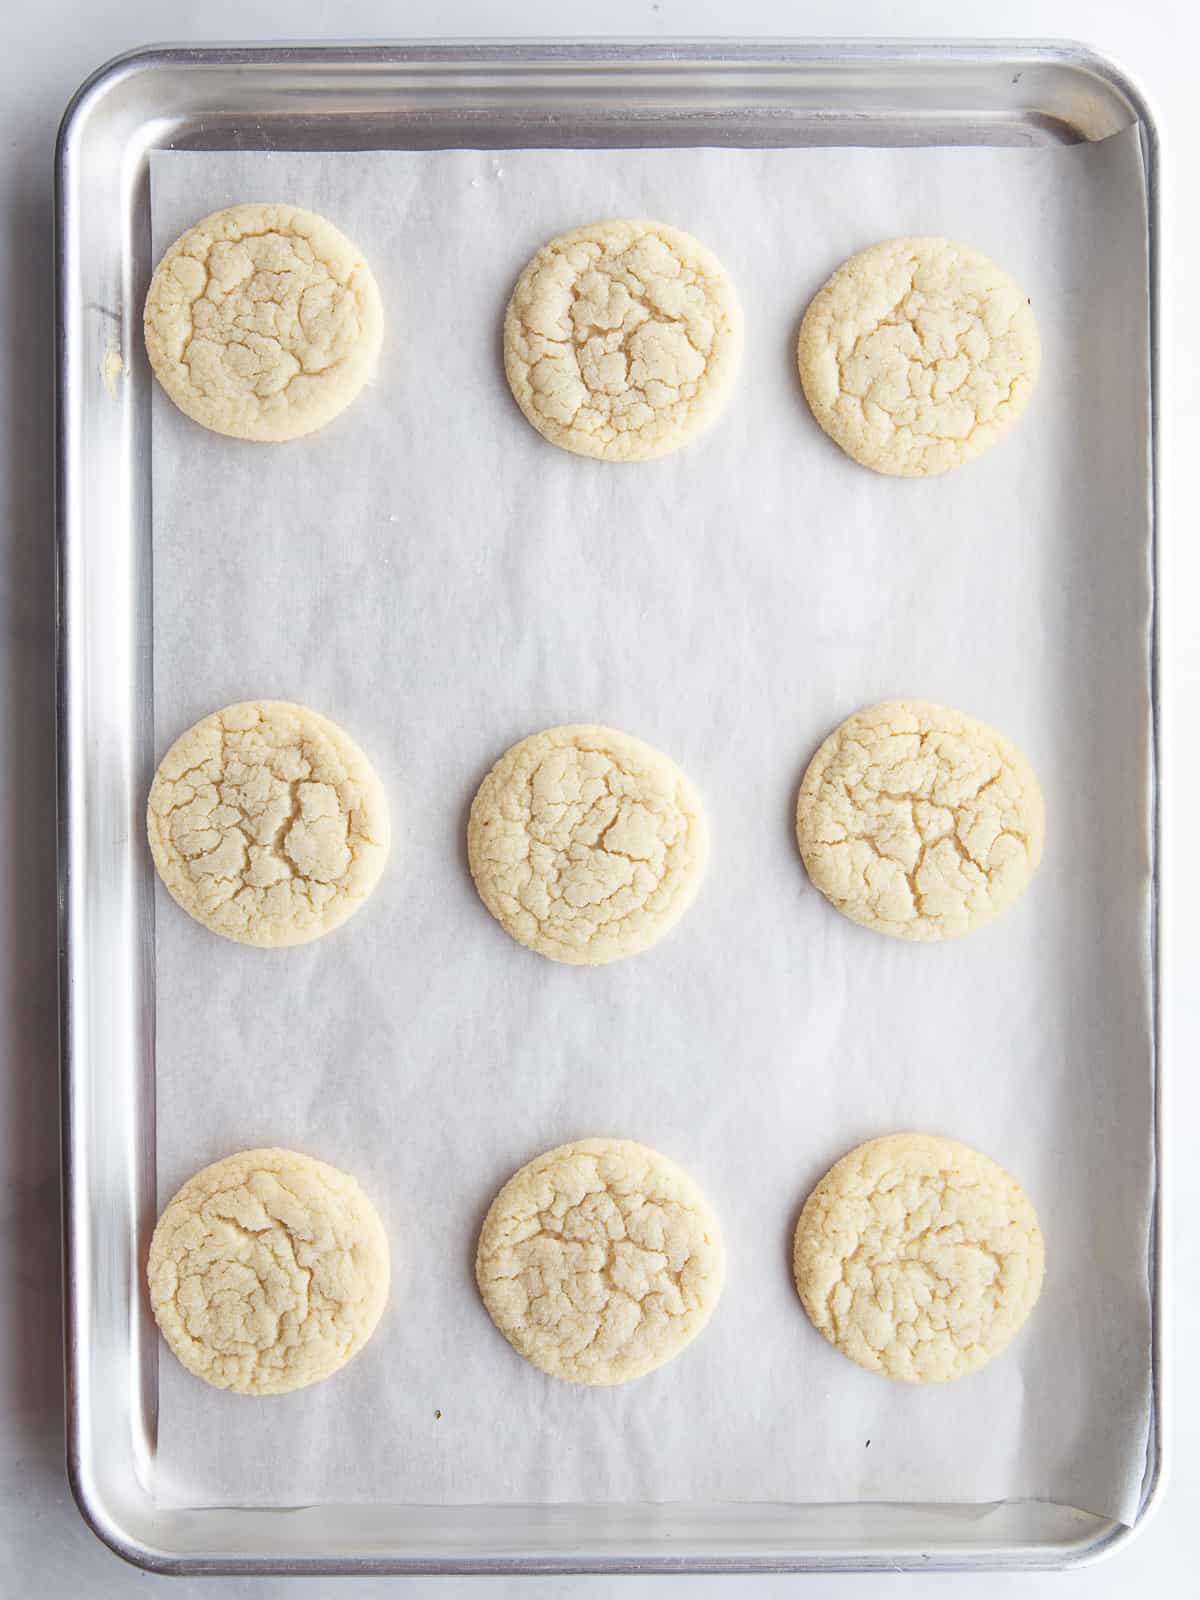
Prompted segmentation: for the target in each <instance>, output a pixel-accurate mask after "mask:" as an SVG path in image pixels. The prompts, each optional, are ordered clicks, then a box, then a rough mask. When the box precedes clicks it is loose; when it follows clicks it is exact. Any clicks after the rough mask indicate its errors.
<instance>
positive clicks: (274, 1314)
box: [146, 1150, 390, 1394]
mask: <svg viewBox="0 0 1200 1600" xmlns="http://www.w3.org/2000/svg"><path fill="white" fill-rule="evenodd" d="M389 1272H390V1268H389V1260H388V1242H387V1236H386V1234H385V1233H384V1231H383V1224H382V1223H381V1222H380V1220H379V1216H378V1214H377V1213H376V1211H375V1208H374V1206H372V1204H371V1202H370V1201H369V1200H368V1199H367V1197H366V1195H365V1194H364V1193H363V1192H362V1190H361V1189H360V1188H359V1186H358V1184H357V1183H355V1181H354V1179H353V1178H351V1177H348V1176H347V1175H346V1173H344V1172H339V1171H338V1170H337V1168H336V1167H330V1166H326V1164H325V1162H323V1161H314V1160H313V1159H312V1158H311V1157H310V1156H302V1155H297V1154H296V1152H295V1151H294V1150H245V1151H243V1152H242V1153H241V1154H239V1155H234V1156H226V1158H225V1159H224V1160H223V1161H216V1162H214V1163H213V1165H212V1166H211V1167H205V1168H204V1170H203V1171H202V1172H198V1173H197V1174H196V1176H195V1177H194V1178H191V1179H189V1181H188V1182H187V1183H185V1184H184V1186H183V1188H182V1189H180V1191H179V1193H178V1194H177V1195H176V1196H175V1197H174V1199H173V1200H172V1201H171V1203H170V1205H168V1206H167V1208H166V1210H165V1211H164V1212H163V1214H162V1216H161V1217H160V1218H159V1219H158V1226H157V1227H156V1228H155V1230H154V1237H153V1238H152V1239H151V1241H150V1260H149V1263H148V1265H147V1269H146V1276H147V1278H148V1280H149V1283H150V1303H151V1305H152V1306H153V1308H154V1316H155V1319H156V1320H157V1322H158V1325H159V1327H160V1328H161V1329H162V1334H163V1338H164V1339H165V1340H166V1341H167V1343H168V1345H170V1347H171V1350H172V1352H173V1353H174V1354H175V1355H176V1356H177V1357H178V1358H179V1360H180V1361H181V1362H182V1363H183V1365H184V1366H185V1367H186V1368H187V1369H188V1371H189V1372H194V1373H195V1374H196V1376H197V1377H198V1378H203V1379H204V1381H205V1382H206V1383H211V1384H213V1385H214V1387H216V1388H218V1389H233V1390H234V1391H235V1392H236V1393H238V1394H286V1393H287V1391H288V1390H289V1389H302V1388H303V1387H304V1386H305V1385H306V1384H310V1383H319V1382H320V1380H321V1379H322V1378H328V1377H329V1376H330V1375H331V1374H332V1373H334V1372H336V1371H337V1370H338V1368H339V1367H341V1366H344V1365H345V1363H346V1362H347V1361H349V1360H350V1357H351V1356H353V1355H357V1353H358V1352H359V1351H360V1350H361V1349H362V1347H363V1345H364V1344H366V1342H367V1340H368V1339H369V1338H370V1337H371V1334H372V1333H373V1332H374V1331H375V1325H376V1323H377V1322H378V1321H379V1318H380V1315H381V1314H382V1312H383V1307H384V1303H385V1302H386V1300H387V1293H388V1278H389Z"/></svg>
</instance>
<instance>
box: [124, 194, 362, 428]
mask: <svg viewBox="0 0 1200 1600" xmlns="http://www.w3.org/2000/svg"><path fill="white" fill-rule="evenodd" d="M143 325H144V328H145V336H146V350H147V353H148V355H149V357H150V365H151V367H152V368H153V369H154V375H155V377H156V378H157V379H158V381H159V383H161V384H162V386H163V388H164V389H165V390H166V392H167V394H168V395H169V396H170V397H171V399H172V400H173V401H174V402H175V404H176V405H177V406H178V407H179V409H180V410H181V411H183V412H185V413H186V414H187V415H188V416H189V417H191V418H192V419H193V420H194V421H196V422H200V423H202V424H203V425H204V426H205V427H206V428H211V429H212V430H213V431H214V432H215V433H224V434H228V435H230V436H232V437H233V438H235V439H255V440H262V441H272V442H280V441H282V440H285V439H296V438H299V437H300V436H301V435H302V434H306V433H311V432H313V430H314V429H316V428H321V427H324V425H325V424H326V423H327V422H330V421H332V419H333V418H334V417H335V416H337V414H338V413H339V412H340V411H343V410H344V409H345V408H346V406H348V405H349V404H350V402H351V401H352V400H353V399H354V397H355V396H356V395H357V394H358V392H359V390H360V389H361V388H362V387H363V385H364V384H365V383H366V382H368V380H369V379H370V377H371V375H372V372H373V370H374V367H375V363H376V361H377V359H378V355H379V348H380V344H381V342H382V338H383V309H382V305H381V302H380V298H379V290H378V288H377V287H376V284H375V279H374V277H373V276H372V274H371V271H370V268H369V267H368V266H367V265H366V263H365V262H364V261H363V259H362V256H361V254H360V252H359V251H358V249H357V247H356V246H355V245H353V244H352V243H351V242H350V240H349V239H347V238H346V236H345V235H344V234H343V233H340V232H339V231H338V229H337V228H335V227H334V226H333V224H332V223H331V222H327V221H326V220H325V219H324V218H323V217H318V216H316V215H315V214H314V213H313V212H311V211H303V210H301V209H300V208H299V207H298V206H290V205H282V204H281V205H267V204H257V203H255V204H247V205H238V206H230V207H229V209H228V210H226V211H216V212H214V213H213V214H212V215H211V216H208V217H205V218H204V219H203V220H202V221H200V222H197V223H196V224H195V226H194V227H191V228H189V229H188V230H187V232H186V233H185V234H183V235H181V237H180V238H178V239H177V240H176V241H175V243H174V244H173V245H172V246H171V248H170V249H169V250H168V251H167V253H166V254H165V255H164V256H163V258H162V260H161V261H160V262H159V264H158V266H157V267H156V268H155V270H154V276H153V278H152V279H151V280H150V291H149V293H148V294H147V296H146V308H145V314H144V318H143Z"/></svg>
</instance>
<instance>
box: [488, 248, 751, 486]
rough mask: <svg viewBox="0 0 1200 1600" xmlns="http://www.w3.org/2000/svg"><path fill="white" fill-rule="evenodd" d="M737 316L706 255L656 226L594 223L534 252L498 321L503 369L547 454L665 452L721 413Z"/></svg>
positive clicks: (606, 456) (735, 351)
mask: <svg viewBox="0 0 1200 1600" xmlns="http://www.w3.org/2000/svg"><path fill="white" fill-rule="evenodd" d="M741 349H742V313H741V308H740V307H739V305H738V301H737V296H736V295H735V293H734V291H733V285H732V284H731V283H730V281H729V279H728V278H727V277H726V276H725V272H724V269H723V268H722V266H721V264H720V262H719V261H718V260H717V259H716V257H715V256H714V255H713V254H712V253H711V251H709V250H707V249H706V248H705V246H704V245H702V244H701V243H700V241H699V240H698V239H693V238H692V236H691V234H689V233H683V232H681V231H680V230H679V229H678V228H671V227H668V226H667V224H666V223H664V222H651V221H647V220H646V219H644V218H623V219H618V220H614V221H609V222H593V223H589V224H588V225H587V226H586V227H583V228H576V229H574V230H573V231H572V232H571V233H564V234H561V235H560V236H559V237H558V238H557V239H551V240H550V242H549V244H545V245H543V246H542V248H541V249H540V250H539V251H538V252H537V254H536V255H535V256H534V257H533V259H532V260H531V261H530V262H529V264H528V265H527V266H526V268H525V270H524V271H523V272H522V273H521V276H520V277H519V278H518V279H517V286H516V288H515V289H514V290H513V294H512V299H511V300H510V301H509V303H508V311H507V313H506V314H505V318H504V370H505V372H506V373H507V375H508V382H509V387H510V388H511V389H512V392H513V396H514V398H515V399H516V402H517V404H518V405H519V406H520V408H521V410H522V411H523V412H524V413H525V416H526V417H527V418H528V420H529V421H530V422H531V423H532V424H533V426H534V427H535V428H536V429H537V431H538V432H539V433H540V434H541V435H542V436H543V437H544V438H546V439H549V441H550V442H551V444H557V445H561V446H562V448H563V449H564V450H573V451H574V452H575V453H576V454H577V455H581V456H595V457H597V458H598V459H600V460H602V461H648V460H649V459H650V458H651V457H653V456H661V455H665V454H666V453H667V452H668V451H669V450H676V449H678V448H679V446H680V445H682V444H686V443H687V441H688V440H689V439H690V438H691V437H692V436H693V435H694V434H696V433H697V432H699V430H700V429H701V428H703V427H704V426H706V424H707V423H709V422H710V421H712V419H713V417H715V415H716V414H717V412H718V411H719V410H720V408H721V406H722V404H723V403H724V401H725V398H726V395H727V393H728V391H729V387H730V385H731V383H732V381H733V378H734V374H735V372H736V369H737V364H738V359H739V357H740V355H741Z"/></svg>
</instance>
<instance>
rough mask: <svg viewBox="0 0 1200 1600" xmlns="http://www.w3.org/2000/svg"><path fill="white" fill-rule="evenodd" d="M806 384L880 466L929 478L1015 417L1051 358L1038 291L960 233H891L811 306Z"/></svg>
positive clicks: (984, 444)
mask: <svg viewBox="0 0 1200 1600" xmlns="http://www.w3.org/2000/svg"><path fill="white" fill-rule="evenodd" d="M797 356H798V360H799V366H800V378H801V381H802V383H803V385H804V393H805V396H806V397H807V399H808V403H809V406H810V407H811V408H812V413H813V416H814V417H816V419H817V421H818V422H819V423H820V425H821V427H822V428H824V430H825V432H826V433H827V434H828V435H829V437H830V438H831V439H833V440H834V441H835V442H836V443H837V444H839V445H840V446H841V447H842V449H843V450H844V451H845V452H846V454H847V455H849V456H852V457H853V458H854V460H855V461H858V462H861V463H862V465H863V466H865V467H871V468H873V469H874V470H875V471H876V472H885V473H891V474H893V475H895V476H897V477H905V478H920V477H927V476H931V475H933V474H935V473H939V472H947V471H949V469H950V468H951V467H958V466H962V465H963V463H964V462H967V461H971V460H973V459H974V458H975V457H976V456H978V455H981V454H982V453H983V451H984V450H986V449H988V447H989V446H991V445H993V444H995V442H996V441H997V440H998V439H999V438H1000V437H1001V436H1002V435H1003V434H1005V433H1007V432H1008V430H1009V428H1011V427H1012V425H1013V423H1014V422H1015V421H1016V420H1017V418H1018V417H1019V416H1020V415H1021V413H1022V411H1024V409H1025V407H1026V406H1027V405H1028V403H1029V399H1030V396H1031V395H1032V394H1033V390H1034V386H1035V385H1036V383H1037V377H1038V371H1039V368H1040V365H1041V345H1040V341H1039V339H1038V331H1037V323H1036V322H1035V321H1034V316H1033V312H1032V310H1031V309H1030V306H1029V301H1028V299H1027V298H1026V296H1025V295H1024V294H1023V293H1022V292H1021V290H1020V289H1019V288H1018V287H1017V285H1016V284H1015V283H1014V282H1013V280H1012V279H1011V278H1010V277H1009V276H1008V274H1007V273H1006V272H1004V271H1003V270H1002V269H1001V268H1000V267H998V266H997V265H996V264H995V262H994V261H990V260H989V259H988V258H987V256H984V255H981V254H980V253H979V251H977V250H972V249H970V248H969V247H968V246H967V245H963V244H956V243H954V242H953V241H952V240H950V239H937V238H907V239H888V240H885V241H884V242H883V243H882V244H877V245H873V246H872V247H871V248H870V249H869V250H863V251H860V252H859V254H858V255H855V256H851V257H850V259H849V260H848V261H845V262H843V263H842V265H841V266H840V267H839V268H838V269H837V271H836V272H835V273H834V274H833V276H832V277H831V278H830V279H829V280H828V282H827V283H826V284H825V285H824V287H823V288H821V289H820V290H818V292H817V294H816V295H815V296H814V298H813V300H812V303H811V304H810V306H809V308H808V310H807V311H806V312H805V314H804V321H803V322H802V324H801V327H800V340H799V345H798V349H797Z"/></svg>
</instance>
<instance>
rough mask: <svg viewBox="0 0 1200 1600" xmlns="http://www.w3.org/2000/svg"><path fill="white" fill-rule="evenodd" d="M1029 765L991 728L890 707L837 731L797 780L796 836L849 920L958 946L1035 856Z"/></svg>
mask: <svg viewBox="0 0 1200 1600" xmlns="http://www.w3.org/2000/svg"><path fill="white" fill-rule="evenodd" d="M1044 836H1045V808H1044V807H1043V804H1042V792H1041V789H1040V788H1039V787H1038V781H1037V778H1036V777H1035V776H1034V772H1033V768H1032V767H1031V766H1030V765H1029V763H1028V761H1026V759H1025V757H1024V756H1023V755H1022V754H1021V752H1020V751H1019V750H1018V749H1017V748H1016V747H1015V746H1014V745H1011V744H1010V743H1009V742H1008V740H1007V739H1005V738H1002V737H1001V735H1000V734H998V733H996V732H995V731H994V730H993V729H992V728H989V727H986V726H985V725H984V724H983V723H982V722H976V721H975V720H974V718H973V717H968V716H964V715H963V713H962V712H961V711H952V710H951V709H950V708H949V707H948V706H938V705H931V704H930V703H929V702H928V701H926V700H885V701H883V702H882V703H881V704H880V705H875V706H868V707H867V709H866V710H865V711H856V712H855V714H854V715H853V716H852V717H850V718H848V719H847V720H846V721H845V722H843V723H842V725H841V727H840V728H836V729H835V730H834V731H833V733H831V734H830V735H829V737H828V739H826V741H825V743H824V744H823V745H822V746H821V748H820V749H819V750H818V751H817V753H816V755H815V756H814V757H813V758H812V761H811V762H810V764H809V768H808V771H807V772H806V773H805V774H804V781H803V783H802V784H801V785H800V797H799V799H798V801H797V803H796V837H797V839H798V840H799V843H800V854H801V855H802V856H803V858H804V865H805V867H806V868H807V870H808V875H809V877H810V878H811V879H812V881H813V883H814V884H815V885H816V887H817V888H818V889H819V890H820V891H821V893H822V894H823V895H825V896H826V897H827V898H828V899H829V900H830V901H832V903H833V904H834V905H835V906H836V907H837V908H838V910H839V911H841V912H844V913H845V915H846V916H848V917H849V918H851V920H852V921H854V922H860V923H862V925H863V926H864V927H867V928H874V929H876V930H877V932H879V933H890V934H894V935H895V936H896V937H897V938H900V939H953V938H957V936H958V935H959V934H962V933H969V932H970V931H971V929H972V928H977V927H979V925H980V924H981V923H984V922H987V921H988V920H989V919H990V918H992V917H994V916H995V915H996V914H997V912H999V911H1003V910H1004V908H1005V907H1006V906H1008V905H1010V904H1011V903H1012V902H1013V901H1014V900H1015V899H1016V898H1017V896H1018V895H1019V894H1020V893H1021V891H1022V890H1023V889H1024V888H1025V886H1026V884H1027V883H1028V882H1029V880H1030V878H1031V877H1032V875H1033V872H1034V869H1035V867H1036V866H1037V864H1038V862H1039V861H1040V860H1041V857H1042V842H1043V839H1044Z"/></svg>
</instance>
